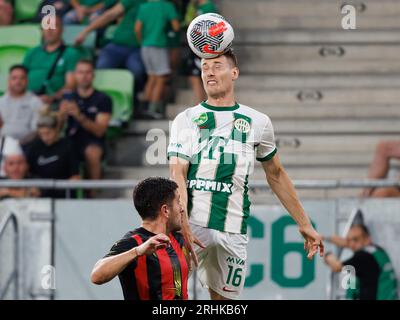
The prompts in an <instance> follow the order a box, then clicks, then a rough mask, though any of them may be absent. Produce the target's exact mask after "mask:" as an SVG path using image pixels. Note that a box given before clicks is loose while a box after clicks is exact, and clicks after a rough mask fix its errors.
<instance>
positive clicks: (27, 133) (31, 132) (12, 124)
mask: <svg viewBox="0 0 400 320" xmlns="http://www.w3.org/2000/svg"><path fill="white" fill-rule="evenodd" d="M27 86H28V71H27V70H26V68H25V67H24V66H22V65H14V66H12V67H11V68H10V71H9V76H8V89H7V92H6V93H5V95H4V96H2V97H1V98H0V128H1V135H3V136H10V137H13V138H15V139H18V140H19V142H20V143H21V144H25V143H27V142H29V141H31V140H32V139H34V138H35V136H36V122H37V119H38V117H39V111H40V108H41V107H42V101H41V100H40V99H39V98H38V97H36V96H35V95H34V94H33V93H31V92H29V91H27Z"/></svg>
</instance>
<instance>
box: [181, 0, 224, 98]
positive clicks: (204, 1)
mask: <svg viewBox="0 0 400 320" xmlns="http://www.w3.org/2000/svg"><path fill="white" fill-rule="evenodd" d="M211 12H215V13H218V11H217V8H216V7H215V5H214V3H213V1H211V0H193V1H191V2H190V3H189V5H188V7H187V10H186V15H185V19H184V21H185V26H186V27H188V26H189V24H190V23H191V22H192V20H193V19H194V18H196V17H197V16H199V15H202V14H205V13H211ZM184 73H185V75H186V76H188V77H189V82H190V85H191V87H192V89H193V92H194V96H195V102H196V103H199V102H201V101H204V100H205V99H206V93H205V91H204V88H203V83H202V81H201V59H200V58H199V57H197V56H196V55H195V54H194V53H193V52H192V51H191V50H190V52H189V57H188V59H187V60H186V63H185V66H184Z"/></svg>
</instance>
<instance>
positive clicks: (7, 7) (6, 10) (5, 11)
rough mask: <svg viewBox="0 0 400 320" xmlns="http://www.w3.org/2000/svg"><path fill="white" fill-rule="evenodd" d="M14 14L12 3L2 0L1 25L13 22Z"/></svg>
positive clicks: (0, 2) (0, 5)
mask: <svg viewBox="0 0 400 320" xmlns="http://www.w3.org/2000/svg"><path fill="white" fill-rule="evenodd" d="M13 14H14V10H13V7H12V5H11V4H10V3H9V2H8V1H6V0H0V26H8V25H10V24H12V20H13Z"/></svg>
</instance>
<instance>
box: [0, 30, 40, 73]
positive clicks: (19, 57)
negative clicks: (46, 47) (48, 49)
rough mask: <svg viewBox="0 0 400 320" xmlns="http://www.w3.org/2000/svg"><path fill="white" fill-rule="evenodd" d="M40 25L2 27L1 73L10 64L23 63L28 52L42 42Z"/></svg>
mask: <svg viewBox="0 0 400 320" xmlns="http://www.w3.org/2000/svg"><path fill="white" fill-rule="evenodd" d="M40 39H41V32H40V29H39V25H17V26H5V27H0V73H7V72H8V69H9V67H10V66H12V65H13V64H17V63H22V61H23V59H24V56H25V54H26V52H27V51H28V50H29V49H30V48H33V47H35V46H37V45H39V44H40Z"/></svg>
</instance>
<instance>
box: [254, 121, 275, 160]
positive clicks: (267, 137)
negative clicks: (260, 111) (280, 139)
mask: <svg viewBox="0 0 400 320" xmlns="http://www.w3.org/2000/svg"><path fill="white" fill-rule="evenodd" d="M276 151H277V149H276V145H275V135H274V128H273V126H272V122H271V120H270V119H269V118H267V121H266V123H265V125H264V128H263V130H262V132H261V138H260V142H259V144H258V146H257V152H256V159H257V160H258V161H268V160H271V159H272V158H273V156H274V155H275V153H276Z"/></svg>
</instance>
